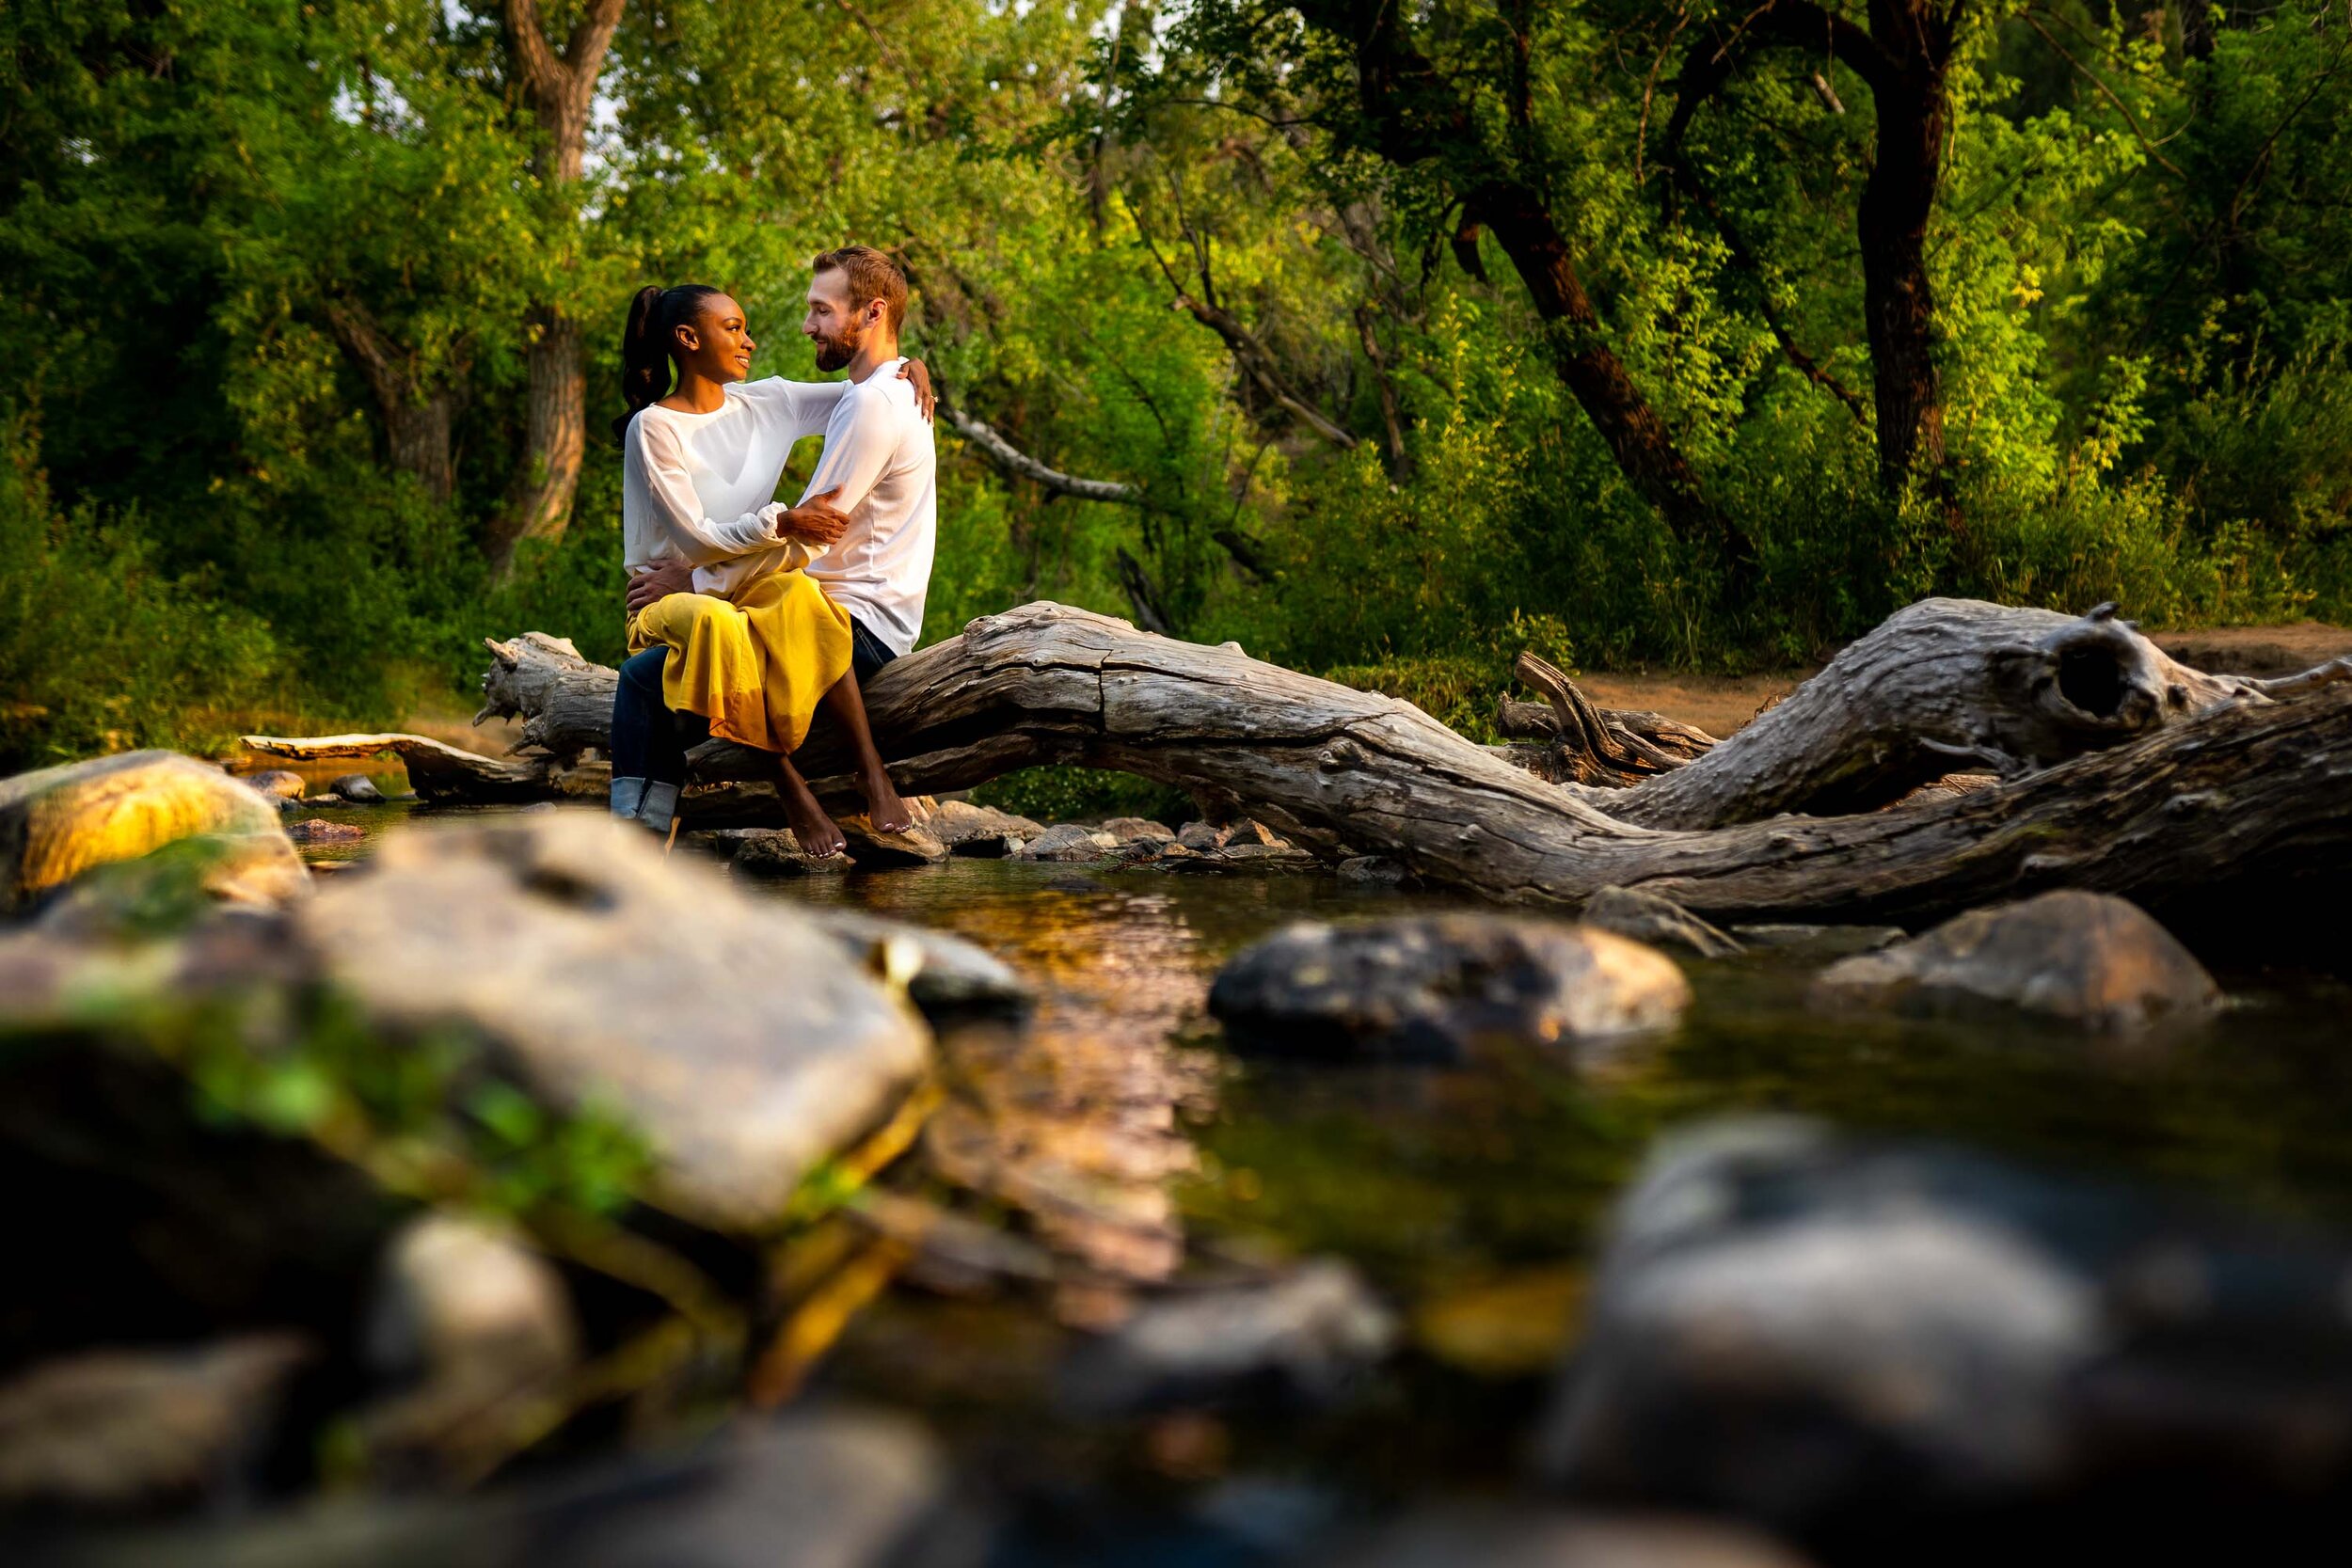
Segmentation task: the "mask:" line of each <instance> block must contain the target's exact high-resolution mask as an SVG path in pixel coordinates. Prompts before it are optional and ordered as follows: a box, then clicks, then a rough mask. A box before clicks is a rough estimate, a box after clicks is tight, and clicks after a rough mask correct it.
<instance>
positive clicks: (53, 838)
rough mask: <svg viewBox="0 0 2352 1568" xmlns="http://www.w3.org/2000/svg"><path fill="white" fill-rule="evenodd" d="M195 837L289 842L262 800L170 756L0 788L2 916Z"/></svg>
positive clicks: (83, 767) (24, 776)
mask: <svg viewBox="0 0 2352 1568" xmlns="http://www.w3.org/2000/svg"><path fill="white" fill-rule="evenodd" d="M199 833H224V834H255V835H258V836H260V837H262V838H265V839H275V840H276V841H277V842H278V844H279V845H284V844H285V842H286V840H285V835H284V832H283V830H282V829H281V828H280V826H279V824H278V808H277V807H276V806H275V805H274V804H272V803H271V801H270V800H268V799H267V798H266V797H264V796H262V795H260V794H257V793H256V792H255V791H254V790H253V789H252V788H251V787H249V786H248V785H246V784H244V783H243V782H242V781H240V780H236V779H232V778H230V776H229V775H228V774H226V773H224V772H222V771H221V770H220V769H219V768H215V767H213V766H212V765H211V764H209V763H202V762H199V761H197V760H196V759H195V758H194V757H183V756H181V755H180V754H178V753H177V752H123V753H122V754H120V755H119V756H111V757H93V758H91V759H90V760H89V761H87V762H73V763H67V764H65V765H64V766H62V767H58V768H42V769H40V771H38V772H33V773H20V774H18V775H17V776H16V777H14V778H11V779H0V914H6V913H9V912H11V911H16V910H18V909H21V908H23V907H24V905H25V904H26V903H27V902H29V901H30V900H32V899H35V898H38V897H40V895H43V894H45V893H47V892H49V891H50V890H51V889H53V888H58V887H62V886H64V885H65V884H66V883H68V882H70V881H72V880H73V879H74V878H76V877H78V876H80V875H81V874H82V873H83V872H85V871H87V870H89V869H90V868H91V867H93V866H99V865H107V864H111V863H115V862H117V861H129V860H136V859H138V858H139V857H140V856H142V855H145V854H149V853H151V852H152V851H154V850H156V849H159V848H161V847H164V846H165V845H167V844H170V843H173V842H175V841H177V840H179V839H183V838H191V837H194V836H196V835H197V834H199Z"/></svg>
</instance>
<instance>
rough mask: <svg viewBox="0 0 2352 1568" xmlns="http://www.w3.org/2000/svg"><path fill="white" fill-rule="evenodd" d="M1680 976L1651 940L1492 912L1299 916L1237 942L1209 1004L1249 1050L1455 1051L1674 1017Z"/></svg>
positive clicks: (1619, 1029)
mask: <svg viewBox="0 0 2352 1568" xmlns="http://www.w3.org/2000/svg"><path fill="white" fill-rule="evenodd" d="M1690 1002H1691V987H1690V983H1689V982H1688V981H1686V980H1685V979H1684V978H1683V977H1682V972H1681V971H1680V970H1678V969H1677V968H1676V967H1675V965H1674V962H1673V960H1672V959H1670V958H1666V957H1665V955H1663V954H1661V953H1660V952H1658V951H1656V950H1655V949H1653V948H1648V947H1645V946H1643V945H1642V944H1641V943H1640V942H1629V941H1628V940H1626V939H1625V938H1624V937H1620V936H1615V935H1613V934H1611V933H1610V932H1607V931H1602V930H1597V929H1594V928H1593V927H1585V926H1569V925H1564V924H1562V923H1560V922H1558V921H1550V920H1536V919H1527V918H1520V917H1517V916H1511V915H1498V914H1441V915H1422V916H1413V917H1407V918H1400V919H1393V920H1380V921H1372V922H1368V923H1365V924H1362V925H1352V926H1327V925H1323V924H1321V923H1318V922H1304V923H1301V924H1299V925H1295V926H1291V927H1285V928H1284V929H1282V930H1280V931H1278V932H1276V933H1275V934H1274V935H1273V936H1271V937H1268V938H1266V939H1265V940H1264V941H1263V942H1258V943H1256V944H1255V945H1253V946H1250V947H1248V948H1245V949H1243V950H1242V951H1241V952H1240V953H1239V954H1236V955H1235V956H1234V957H1233V958H1232V960H1231V961H1230V962H1228V963H1227V964H1226V966H1225V968H1224V969H1223V970H1222V971H1221V972H1220V973H1219V974H1218V975H1217V977H1216V985H1215V986H1214V987H1212V988H1211V990H1210V992H1209V1010H1210V1012H1212V1013H1214V1014H1215V1015H1216V1017H1217V1018H1219V1019H1221V1020H1223V1021H1224V1022H1225V1026H1226V1028H1227V1030H1228V1031H1229V1032H1230V1033H1231V1034H1232V1037H1233V1040H1234V1043H1235V1044H1236V1045H1237V1046H1239V1047H1241V1048H1243V1049H1248V1050H1258V1051H1263V1052H1266V1053H1280V1054H1291V1055H1300V1054H1304V1055H1314V1056H1336V1057H1346V1058H1375V1057H1387V1058H1402V1059H1408V1060H1421V1061H1455V1060H1460V1059H1461V1058H1463V1057H1464V1056H1466V1055H1467V1054H1469V1053H1471V1052H1472V1051H1474V1050H1475V1049H1476V1048H1477V1047H1478V1046H1479V1045H1480V1044H1481V1043H1482V1042H1485V1041H1488V1040H1503V1041H1514V1042H1523V1043H1532V1044H1537V1045H1551V1044H1554V1043H1556V1042H1559V1041H1561V1040H1562V1039H1564V1038H1565V1039H1568V1040H1598V1039H1606V1038H1609V1037H1614V1036H1621V1035H1625V1034H1629V1033H1632V1032H1636V1031H1641V1030H1647V1029H1657V1028H1661V1027H1663V1026H1665V1025H1667V1024H1670V1023H1673V1022H1675V1021H1676V1020H1677V1019H1678V1018H1680V1017H1681V1015H1682V1012H1683V1010H1684V1009H1685V1008H1686V1007H1688V1006H1690Z"/></svg>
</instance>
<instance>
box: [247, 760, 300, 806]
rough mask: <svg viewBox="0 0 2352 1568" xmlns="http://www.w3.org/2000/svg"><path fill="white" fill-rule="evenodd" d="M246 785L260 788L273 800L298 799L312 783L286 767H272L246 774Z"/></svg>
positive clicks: (256, 788)
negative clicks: (308, 782)
mask: <svg viewBox="0 0 2352 1568" xmlns="http://www.w3.org/2000/svg"><path fill="white" fill-rule="evenodd" d="M245 786H246V788H247V789H252V790H258V791H260V792H261V793H262V794H263V795H266V796H268V797H269V798H270V799H271V800H300V799H301V798H302V792H303V791H304V790H306V789H308V788H310V785H309V784H305V783H304V782H303V778H302V775H301V774H299V773H296V772H294V771H292V770H290V769H288V768H267V769H264V770H263V771H262V772H259V773H247V774H246V775H245Z"/></svg>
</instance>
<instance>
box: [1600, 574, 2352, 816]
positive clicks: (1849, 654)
mask: <svg viewBox="0 0 2352 1568" xmlns="http://www.w3.org/2000/svg"><path fill="white" fill-rule="evenodd" d="M2319 674H2320V673H2319V672H2313V673H2312V676H2303V677H2295V678H2296V679H2312V678H2313V677H2315V676H2318V675H2319ZM2274 686H2280V687H2281V688H2282V689H2283V684H2282V683H2275V682H2265V681H2256V680H2248V679H2244V678H2242V677H2239V676H2235V675H2209V674H2206V673H2203V672H2202V671H2199V670H2192V669H2190V668H2188V667H2187V666H2186V665H2185V664H2177V663H2175V662H2173V661H2172V660H2171V659H2170V658H2169V657H2166V656H2165V653H2164V651H2163V650H2162V649H2160V648H2158V647H2157V646H2156V645H2155V644H2154V643H2153V642H2151V641H2148V640H2147V639H2146V638H2144V637H2142V636H2140V635H2139V633H2138V631H2137V629H2135V628H2134V627H2133V626H2132V625H2131V624H2130V623H2129V622H2127V621H2122V620H2118V619H2117V618H2116V616H2115V607H2114V606H2113V605H2102V606H2100V607H2099V608H2098V609H2097V610H2092V611H2091V612H2090V614H2088V615H2085V616H2079V617H2070V616H2065V615H2060V614H2058V613H2057V612H2056V611H2054V610H2017V609H2011V608H2008V607H2005V606H1999V605H1990V604H1984V603H1981V602H1979V601H1976V600H1971V599H1924V600H1921V601H1920V602H1919V603H1917V604H1915V605H1913V606H1911V607H1910V608H1909V609H1907V610H1900V611H1899V612H1897V613H1896V614H1895V615H1893V616H1891V617H1889V618H1888V619H1887V621H1886V622H1885V623H1884V624H1883V626H1880V627H1879V628H1878V629H1877V630H1875V631H1873V632H1871V633H1870V634H1869V635H1868V636H1867V637H1864V638H1862V639H1860V640H1858V641H1854V642H1852V643H1850V644H1849V645H1848V646H1847V647H1846V648H1845V649H1844V650H1842V651H1841V652H1840V653H1839V654H1838V655H1837V657H1836V658H1834V659H1832V660H1830V664H1829V668H1827V669H1826V670H1823V671H1822V672H1821V673H1820V674H1818V675H1816V676H1814V677H1813V678H1812V679H1811V680H1809V681H1806V682H1805V683H1804V685H1803V686H1801V687H1799V688H1797V689H1796V690H1795V691H1794V692H1792V693H1790V694H1789V696H1788V699H1787V700H1786V701H1784V702H1782V703H1780V704H1778V705H1775V706H1773V707H1772V708H1771V709H1770V710H1768V711H1766V712H1765V713H1762V714H1760V715H1758V716H1757V718H1756V721H1754V722H1753V723H1751V724H1749V725H1748V726H1747V727H1746V728H1744V729H1742V730H1740V732H1739V734H1737V735H1735V736H1732V737H1731V738H1730V739H1728V740H1726V741H1724V742H1723V743H1722V744H1720V745H1718V746H1716V747H1714V748H1713V749H1711V750H1710V751H1709V752H1708V753H1707V755H1706V757H1705V759H1704V760H1703V761H1699V762H1695V763H1693V764H1692V766H1690V767H1686V768H1676V769H1673V770H1671V771H1670V772H1668V773H1667V774H1666V776H1663V777H1660V778H1658V779H1656V780H1655V781H1653V782H1650V783H1647V784H1645V785H1644V786H1643V787H1642V788H1640V789H1639V790H1636V791H1635V792H1633V793H1631V794H1629V795H1626V796H1623V797H1621V798H1618V797H1613V798H1611V799H1610V800H1608V801H1607V803H1606V805H1605V807H1604V809H1606V810H1607V811H1608V812H1609V813H1610V815H1612V816H1616V817H1619V818H1621V819H1623V820H1624V821H1627V822H1631V823H1637V824H1639V825H1641V826H1644V827H1650V828H1710V827H1726V826H1729V825H1730V824H1732V823H1734V822H1753V821H1757V820H1760V819H1762V818H1764V817H1768V816H1776V815H1778V814H1780V813H1783V812H1797V811H1802V812H1811V813H1815V814H1820V815H1827V814H1832V813H1841V812H1856V811H1868V810H1871V809H1873V808H1875V807H1878V806H1882V805H1885V804H1887V803H1888V802H1890V801H1893V800H1899V799H1900V798H1901V797H1903V796H1904V795H1906V794H1908V793H1909V792H1910V791H1911V790H1913V789H1915V788H1917V787H1918V786H1919V785H1921V784H1927V783H1929V782H1930V781H1931V780H1933V779H1936V778H1940V777H1942V776H1943V775H1944V774H1947V773H1951V772H1956V771H1961V770H1963V769H1979V770H1981V769H1986V768H1989V769H1990V770H1991V771H1993V772H1995V773H1998V774H2000V775H2002V776H2004V777H2012V778H2013V777H2017V776H2020V775H2022V774H2025V773H2027V772H2031V771H2032V770H2034V769H2036V768H2047V767H2049V766H2051V765H2052V764H2054V763H2058V762H2063V761H2065V760H2066V759H2067V758H2069V757H2074V756H2079V755H2081V754H2082V753H2084V752H2092V751H2100V750H2104V749H2105V748H2107V747H2110V746H2114V745H2117V744H2120V743H2122V742H2123V741H2126V740H2129V739H2131V738H2132V737H2133V736H2139V735H2145V734H2147V733H2148V732H2150V731H2152V730H2155V729H2159V728H2162V727H2164V726H2165V725H2168V724H2175V723H2179V722H2180V721H2183V720H2185V719H2190V718H2193V717H2195V716H2197V715H2199V714H2202V713H2206V712H2209V711H2211V710H2213V709H2214V708H2216V707H2218V706H2221V705H2227V704H2233V703H2265V702H2267V701H2269V700H2270V699H2269V697H2268V695H2267V691H2268V690H2269V689H2271V688H2272V687H2274Z"/></svg>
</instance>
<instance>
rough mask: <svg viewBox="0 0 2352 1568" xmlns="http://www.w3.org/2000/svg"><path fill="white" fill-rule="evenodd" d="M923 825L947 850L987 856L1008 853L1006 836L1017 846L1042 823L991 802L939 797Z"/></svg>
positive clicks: (1033, 836) (1039, 830) (991, 856)
mask: <svg viewBox="0 0 2352 1568" xmlns="http://www.w3.org/2000/svg"><path fill="white" fill-rule="evenodd" d="M923 826H924V827H925V828H926V829H927V830H929V832H930V834H931V836H932V837H933V838H936V839H938V840H939V842H940V843H942V844H945V845H946V847H947V848H948V851H949V852H950V853H951V854H958V855H977V856H980V857H982V858H984V859H989V860H996V859H1000V858H1002V857H1003V856H1004V855H1005V854H1007V853H1009V851H1008V850H1007V849H1006V848H1005V841H1006V840H1007V839H1011V840H1012V841H1013V843H1014V844H1015V845H1016V846H1018V845H1021V844H1025V843H1027V842H1028V841H1029V840H1030V839H1033V838H1035V837H1037V835H1038V834H1040V833H1041V832H1044V831H1045V828H1044V825H1043V824H1042V823H1038V822H1032V821H1030V820H1029V819H1028V818H1027V817H1025V816H1013V815H1012V814H1011V813H1010V812H1005V811H998V810H997V809H996V808H995V807H994V806H976V805H974V804H973V803H972V802H971V801H969V800H942V801H940V802H939V804H938V805H936V806H935V807H933V808H932V810H931V814H930V816H928V817H926V818H925V819H924V822H923Z"/></svg>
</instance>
